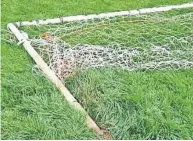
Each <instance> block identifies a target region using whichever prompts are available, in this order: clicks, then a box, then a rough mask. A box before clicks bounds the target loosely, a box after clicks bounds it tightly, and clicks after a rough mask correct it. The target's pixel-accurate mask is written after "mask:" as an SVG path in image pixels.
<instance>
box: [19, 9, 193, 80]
mask: <svg viewBox="0 0 193 141" xmlns="http://www.w3.org/2000/svg"><path fill="white" fill-rule="evenodd" d="M23 30H24V31H27V32H28V33H29V35H33V36H31V39H30V41H31V43H32V45H33V46H34V47H35V48H36V49H37V50H38V52H39V53H40V55H41V56H42V57H43V58H44V60H45V61H46V62H47V63H48V65H49V66H50V67H51V69H52V70H54V71H55V73H56V74H57V75H58V76H59V77H60V78H66V77H68V76H71V75H73V74H74V73H76V72H77V71H79V70H81V69H87V68H97V67H117V68H121V69H124V70H128V71H133V70H150V69H152V70H155V69H166V68H168V69H179V68H190V67H193V12H192V10H189V11H188V10H187V11H173V12H167V13H159V14H155V13H154V14H150V15H137V16H121V17H114V18H108V19H97V20H94V19H93V20H88V21H78V22H68V23H62V24H57V25H46V26H45V25H44V26H35V27H28V28H24V29H23ZM30 33H31V34H30Z"/></svg>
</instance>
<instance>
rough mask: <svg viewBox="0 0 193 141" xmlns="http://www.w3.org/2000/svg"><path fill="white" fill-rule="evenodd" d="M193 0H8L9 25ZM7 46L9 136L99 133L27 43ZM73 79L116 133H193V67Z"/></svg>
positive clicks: (5, 135)
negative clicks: (40, 69) (40, 71)
mask: <svg viewBox="0 0 193 141" xmlns="http://www.w3.org/2000/svg"><path fill="white" fill-rule="evenodd" d="M185 2H191V0H175V1H171V0H156V1H151V0H143V1H141V0H140V1H139V0H133V1H128V0H123V1H118V0H115V1H111V0H97V1H91V0H90V1H89V0H82V1H76V0H71V1H67V0H58V1H53V0H47V1H41V2H40V1H39V0H34V1H25V0H9V1H6V0H2V28H6V24H7V23H9V22H13V21H21V20H31V19H38V18H52V17H59V16H64V15H65V16H68V15H77V14H89V13H100V12H106V11H119V10H129V9H137V8H144V7H153V6H160V5H169V4H180V3H185ZM1 50H2V94H1V99H2V102H1V120H2V122H1V130H2V131H1V134H2V135H1V137H2V139H99V137H97V136H96V135H95V133H93V132H92V131H90V130H89V129H88V128H87V127H86V124H85V120H84V116H83V115H81V114H80V113H78V112H77V111H76V110H74V109H73V108H71V107H70V106H69V105H68V104H67V103H66V101H65V100H64V98H63V96H62V95H61V94H60V93H59V92H58V90H57V89H56V88H55V87H54V86H53V85H52V84H51V83H50V82H49V81H48V80H47V79H46V78H45V77H44V76H42V75H36V74H34V73H33V72H32V66H33V65H34V62H33V61H32V59H31V58H30V57H29V56H28V54H27V53H26V52H25V51H24V49H22V47H20V46H17V45H10V44H7V43H5V42H2V43H1ZM119 76H122V77H119ZM114 80H116V83H114V82H115V81H114ZM66 83H67V87H68V88H69V89H70V91H71V92H72V94H74V95H75V96H76V98H77V99H79V100H80V102H81V103H82V104H83V105H84V107H85V108H87V110H88V112H89V113H90V114H91V115H92V117H93V118H94V119H95V120H96V121H97V123H99V124H100V125H101V126H102V127H104V128H106V127H110V126H109V125H113V126H111V127H113V128H109V130H110V131H111V133H113V134H112V135H111V136H112V138H113V139H193V128H192V127H193V120H192V116H193V112H192V108H193V88H192V87H193V70H192V69H189V70H179V71H161V72H160V71H155V72H130V73H128V72H124V71H120V70H112V71H109V70H108V71H105V70H103V71H100V70H97V71H96V70H92V71H85V72H82V73H80V74H78V75H77V76H76V77H74V78H70V79H68V81H67V82H66ZM93 86H94V87H93ZM128 93H131V95H128ZM101 94H103V95H102V96H100V98H99V99H97V102H96V101H95V100H96V99H95V98H96V97H98V95H101ZM123 101H124V102H123ZM128 105H129V106H128ZM88 107H89V108H88ZM113 111H116V112H113ZM120 129H121V130H120Z"/></svg>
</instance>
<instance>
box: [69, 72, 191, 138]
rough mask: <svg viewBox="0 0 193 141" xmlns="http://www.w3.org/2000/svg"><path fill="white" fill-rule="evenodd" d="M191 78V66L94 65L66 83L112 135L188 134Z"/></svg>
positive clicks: (189, 135)
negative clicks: (124, 67)
mask: <svg viewBox="0 0 193 141" xmlns="http://www.w3.org/2000/svg"><path fill="white" fill-rule="evenodd" d="M192 78H193V70H192V69H191V70H181V71H155V72H151V71H150V72H130V73H128V72H125V71H121V70H117V69H115V70H114V69H111V70H109V69H106V70H104V69H101V70H100V69H99V70H87V71H83V72H81V73H80V74H79V75H78V76H76V77H74V78H71V79H68V81H67V86H68V87H69V89H70V90H71V92H72V93H73V94H75V96H76V97H77V99H79V100H80V102H81V104H82V105H83V107H86V108H87V111H88V112H89V113H90V114H91V115H92V117H93V118H94V120H95V121H97V123H98V124H99V125H100V126H101V127H103V128H105V129H108V130H109V131H110V133H111V135H112V138H113V139H192V138H193V134H192V133H193V128H192V126H193V120H192V116H193V112H192V110H191V109H192V106H193V101H192V98H193V95H192V94H193V88H192V85H193V79H192ZM115 80H116V81H115Z"/></svg>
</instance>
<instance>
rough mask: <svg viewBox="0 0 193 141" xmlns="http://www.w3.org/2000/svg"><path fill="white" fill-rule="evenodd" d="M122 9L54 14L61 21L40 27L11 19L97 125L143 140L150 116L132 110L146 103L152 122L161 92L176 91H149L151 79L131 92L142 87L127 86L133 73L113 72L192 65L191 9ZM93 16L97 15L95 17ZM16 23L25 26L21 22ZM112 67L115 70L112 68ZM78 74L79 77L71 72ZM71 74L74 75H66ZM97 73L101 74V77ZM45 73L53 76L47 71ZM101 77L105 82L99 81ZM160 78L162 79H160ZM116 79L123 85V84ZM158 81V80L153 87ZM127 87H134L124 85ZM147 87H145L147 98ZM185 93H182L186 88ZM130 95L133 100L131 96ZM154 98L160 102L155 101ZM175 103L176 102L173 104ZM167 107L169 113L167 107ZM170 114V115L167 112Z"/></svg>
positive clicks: (114, 133) (7, 36) (11, 39)
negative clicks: (85, 14)
mask: <svg viewBox="0 0 193 141" xmlns="http://www.w3.org/2000/svg"><path fill="white" fill-rule="evenodd" d="M123 13H124V12H123ZM123 13H120V15H119V12H117V14H115V15H116V16H112V15H111V16H105V14H104V15H103V14H101V15H102V16H101V15H100V16H101V17H100V16H99V15H91V16H88V17H89V18H85V19H84V18H82V19H81V18H80V19H81V20H80V19H78V20H72V19H73V18H72V19H71V18H69V19H68V17H67V18H66V19H68V20H66V21H63V20H64V19H63V18H61V19H60V18H57V20H58V19H59V20H61V21H60V23H59V22H57V24H56V23H52V24H47V25H44V24H43V25H41V24H39V23H38V22H40V21H41V22H46V20H45V21H43V20H40V21H34V22H33V21H32V22H27V23H28V24H29V25H30V24H31V23H32V25H30V26H26V25H25V24H26V23H22V22H21V23H19V24H20V25H18V24H17V23H16V25H18V26H19V29H20V31H21V33H22V34H23V35H24V36H25V37H26V38H27V40H28V41H30V43H31V45H32V47H34V49H35V50H36V51H37V52H38V54H39V55H40V56H41V57H42V58H43V60H44V61H45V62H46V64H48V66H49V67H50V68H51V70H52V71H54V73H55V74H56V75H57V76H58V78H60V79H61V80H64V79H65V82H67V83H66V85H67V87H68V88H70V90H71V91H72V92H73V95H74V96H76V98H77V99H78V100H79V101H78V102H80V103H81V104H82V105H83V106H84V107H85V108H86V110H87V111H88V112H89V114H91V115H92V116H93V117H94V119H95V120H96V121H97V122H98V123H99V126H100V127H102V128H104V129H109V131H110V133H112V134H111V135H112V137H113V138H114V139H117V138H119V139H128V137H129V138H130V139H136V138H142V135H144V136H145V137H146V139H154V133H153V131H150V130H149V129H148V128H152V127H153V126H154V124H152V123H151V121H150V120H151V119H150V120H147V122H146V121H145V120H144V119H143V118H144V117H140V116H141V115H139V113H140V112H139V111H140V110H138V111H137V109H140V108H141V107H142V108H143V106H144V105H146V107H145V108H147V107H148V108H149V107H150V108H149V109H147V110H149V111H148V112H149V113H151V114H152V115H153V116H152V117H153V118H155V120H157V117H156V116H155V117H154V114H156V113H157V114H158V115H161V116H162V114H163V117H164V116H165V115H164V111H163V108H162V107H161V106H162V105H164V104H165V103H164V102H168V101H167V97H166V100H165V95H164V92H165V93H167V92H168V93H169V94H170V97H174V96H176V95H177V94H176V91H177V90H176V89H177V88H176V87H175V86H171V87H170V88H169V89H174V90H175V95H171V93H170V91H167V92H166V91H164V92H163V93H161V94H160V93H159V92H157V91H156V90H154V91H153V90H152V91H153V92H152V91H151V90H150V89H153V88H152V87H153V85H154V80H151V81H153V82H151V84H150V85H144V87H146V86H149V88H147V89H143V88H141V89H140V91H137V92H134V91H132V90H133V89H137V87H140V85H143V84H142V83H134V84H132V85H131V83H130V84H129V82H128V79H127V78H128V77H129V78H130V76H133V75H132V74H134V73H131V75H129V76H128V77H127V78H125V79H119V78H123V77H126V76H123V77H120V75H121V74H123V73H116V70H118V71H119V70H121V71H122V70H124V71H123V72H126V73H127V71H128V72H129V71H150V72H151V71H154V70H166V72H167V70H178V69H192V68H193V9H192V8H187V9H178V10H171V11H165V12H159V13H156V12H153V13H151V14H147V13H145V12H144V13H143V14H136V13H135V10H134V11H133V13H132V14H131V13H130V14H123ZM126 13H127V12H126ZM107 15H108V14H107ZM97 16H98V18H96V17H97ZM80 17H81V16H80ZM83 17H84V16H83ZM85 17H87V16H85ZM92 17H93V18H92ZM76 18H79V17H76ZM70 19H71V20H70ZM34 23H35V24H36V25H35V24H34ZM22 24H24V25H25V26H22ZM12 30H13V29H12ZM20 31H19V33H20ZM2 36H3V37H2V38H3V39H4V40H6V41H9V42H17V40H15V39H14V37H13V36H11V35H10V34H3V35H2ZM19 43H22V42H19ZM24 45H25V44H24ZM24 47H25V46H24ZM25 49H26V48H25ZM30 55H31V54H30ZM31 56H32V55H31ZM34 56H35V55H34V54H33V57H32V58H33V59H34V58H35V57H36V56H37V55H36V56H35V57H34ZM36 60H37V59H36ZM35 62H36V63H37V62H38V61H35ZM40 62H41V61H40ZM37 64H38V63H37ZM39 66H40V65H39ZM46 66H47V65H46ZM114 68H116V69H115V71H114ZM48 69H49V68H48ZM34 70H35V71H37V67H36V66H34ZM42 70H43V69H42ZM85 70H86V71H85ZM93 70H94V71H93ZM46 71H47V70H46ZM52 71H51V72H52ZM44 72H45V70H44ZM48 72H49V71H47V74H48ZM79 72H81V73H79ZM99 72H100V73H99ZM78 73H79V75H76V74H78ZM152 74H153V73H151V75H152ZM160 74H161V73H160ZM75 75H76V76H77V77H72V76H75ZM101 75H103V76H102V77H101ZM113 75H114V76H115V75H116V77H111V76H113ZM51 76H53V75H52V73H51ZM104 76H105V77H104ZM121 76H122V75H121ZM168 76H169V75H168ZM137 77H139V78H140V79H137V82H140V81H141V75H139V76H137ZM151 77H152V76H151ZM158 77H160V76H158ZM55 78H57V77H54V80H55ZM102 79H109V80H103V81H102ZM134 79H135V78H134ZM142 79H143V78H142ZM161 79H164V80H163V81H165V77H162V78H161ZM51 80H52V79H51ZM57 80H59V79H57ZM181 80H182V79H181ZM116 81H117V82H116ZM179 81H180V80H179ZM184 81H185V80H184ZM115 82H116V83H115ZM147 82H149V79H147V81H146V80H145V81H143V83H147ZM54 83H55V84H56V83H58V81H57V82H55V81H54ZM99 83H100V84H99ZM120 83H123V85H121V84H120ZM161 84H162V83H161V82H160V83H157V84H155V85H161ZM56 85H57V84H56ZM104 85H105V86H104ZM128 85H131V86H135V87H134V88H132V89H130V88H129V86H128ZM185 85H186V84H185ZM60 86H61V85H59V87H60ZM127 86H128V87H127ZM164 86H165V85H164ZM182 86H184V85H182ZM188 86H189V85H188V84H187V87H188ZM118 87H119V88H118ZM155 87H156V86H155ZM190 87H191V86H190ZM162 88H163V87H161V86H160V87H158V88H156V89H161V90H162ZM59 89H60V88H59ZM65 90H66V89H65ZM148 91H151V92H150V93H149V97H148V93H147V92H148ZM61 92H62V91H61ZM132 92H133V93H132ZM143 92H144V93H143ZM63 93H64V92H63ZM65 93H66V91H65ZM179 93H180V92H179ZM184 93H186V91H184ZM189 93H191V91H190V92H189ZM67 94H68V93H67ZM64 95H65V94H64ZM152 95H155V96H154V97H155V98H152V97H153V96H152ZM186 95H188V89H187V94H186ZM134 96H135V97H134ZM143 96H144V97H143ZM166 96H168V95H166ZM66 97H67V96H66ZM132 97H133V100H131V99H132ZM168 97H169V96H168ZM135 98H136V99H137V100H136V101H135ZM174 98H175V97H174ZM115 99H116V100H115ZM141 99H142V100H143V99H145V100H146V101H145V100H144V101H145V102H144V101H142V100H141ZM149 99H150V100H149ZM160 99H162V101H163V102H160V101H161V100H160ZM67 100H69V99H67ZM148 100H149V101H150V102H151V100H152V101H153V103H154V102H155V103H156V102H157V103H159V104H160V103H161V104H160V105H161V106H157V107H156V106H154V107H153V106H152V105H153V104H152V105H151V104H149V103H148ZM141 101H142V102H141ZM78 102H77V101H75V100H74V98H73V99H72V100H71V101H70V103H75V104H77V103H78ZM143 102H144V103H145V104H144V103H143ZM139 103H140V104H139ZM141 103H143V104H141ZM159 104H158V105H159ZM141 105H142V106H141ZM167 105H169V104H166V106H167ZM171 105H172V104H171ZM177 105H180V104H178V103H177ZM136 107H140V108H136ZM160 107H161V108H160ZM142 108H141V109H142ZM151 108H152V109H151ZM168 108H171V106H168ZM180 108H181V107H180ZM160 109H161V110H160ZM184 109H185V108H184ZM169 110H170V111H171V112H173V111H172V110H171V109H169ZM93 113H94V114H93ZM142 115H143V114H142ZM172 115H174V116H176V115H175V114H173V113H172ZM121 118H122V119H121ZM145 118H146V119H149V116H148V115H147V116H146V117H145ZM171 119H172V118H171ZM179 119H181V118H179ZM172 120H173V119H172ZM172 120H171V121H172ZM121 121H122V122H121ZM153 121H154V120H153ZM182 121H183V120H182ZM111 122H112V123H111ZM98 123H97V124H98ZM132 123H133V124H132ZM161 124H163V126H164V125H165V124H166V123H165V121H164V122H162V123H161ZM148 126H149V127H148ZM109 127H110V128H109ZM140 127H141V128H140ZM119 129H120V130H119ZM143 129H144V130H143ZM162 129H163V130H162ZM156 130H157V131H159V133H158V132H155V135H158V137H159V135H160V134H161V135H162V134H163V135H164V137H165V136H166V135H169V134H170V133H171V132H174V133H175V135H176V132H177V131H176V130H173V128H172V129H171V130H172V131H170V129H166V128H165V127H162V125H161V127H157V129H156ZM182 130H183V128H182ZM122 131H123V132H122ZM119 136H120V137H119ZM171 138H175V137H171ZM164 139H165V138H164ZM175 139H176V138H175Z"/></svg>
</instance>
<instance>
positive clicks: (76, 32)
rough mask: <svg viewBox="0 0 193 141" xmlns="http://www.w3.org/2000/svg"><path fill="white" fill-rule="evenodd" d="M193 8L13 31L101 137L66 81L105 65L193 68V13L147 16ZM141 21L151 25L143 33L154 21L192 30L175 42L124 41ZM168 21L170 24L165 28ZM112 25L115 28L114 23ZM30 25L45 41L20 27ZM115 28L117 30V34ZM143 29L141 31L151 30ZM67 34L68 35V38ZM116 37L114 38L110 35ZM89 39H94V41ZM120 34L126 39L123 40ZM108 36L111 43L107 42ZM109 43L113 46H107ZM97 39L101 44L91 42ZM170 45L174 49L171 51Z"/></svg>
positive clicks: (16, 26)
mask: <svg viewBox="0 0 193 141" xmlns="http://www.w3.org/2000/svg"><path fill="white" fill-rule="evenodd" d="M192 7H193V3H187V4H182V5H174V6H166V7H155V8H145V9H140V10H130V11H121V12H109V13H101V14H92V15H87V16H85V15H78V16H70V17H61V18H55V19H45V20H34V21H31V22H30V21H23V22H15V23H9V24H8V25H7V27H8V29H9V30H10V31H11V32H12V33H13V34H14V35H15V36H16V38H17V40H18V41H19V42H18V45H20V44H22V45H23V47H24V48H25V50H26V51H27V52H28V54H29V55H30V56H31V57H32V58H33V60H34V61H35V63H36V64H37V65H38V67H39V68H40V69H41V70H42V71H43V73H44V74H45V75H46V77H48V79H49V80H50V81H51V82H52V83H54V84H55V85H56V87H57V88H58V89H59V90H60V91H61V93H62V94H63V95H64V97H65V98H66V100H67V101H68V102H69V103H70V104H71V105H72V106H73V107H75V108H76V109H78V110H80V111H82V112H83V113H84V114H86V120H87V125H88V127H89V128H90V129H93V130H94V131H95V132H96V133H97V134H99V135H103V131H102V130H101V129H100V128H99V127H98V125H97V124H96V123H95V122H94V121H93V120H92V118H91V117H90V116H89V115H88V114H87V113H86V111H85V110H84V109H83V108H82V106H81V105H80V104H79V103H78V102H77V100H76V99H75V98H74V97H73V96H72V94H71V93H70V92H69V91H68V89H67V88H66V87H65V86H64V84H63V82H62V81H61V80H62V79H64V78H67V77H69V76H71V75H73V72H76V71H78V70H80V69H86V68H97V67H104V66H107V67H120V68H122V69H124V70H128V71H133V70H143V69H145V70H148V69H162V68H191V67H193V60H192V55H193V48H192V45H193V31H192V30H193V29H192V28H191V25H188V24H187V25H186V24H185V23H189V22H190V23H191V22H193V13H188V14H184V15H182V16H177V17H173V18H172V19H170V18H162V17H160V16H158V17H156V16H153V17H151V18H150V17H148V15H147V14H151V13H159V12H166V11H171V10H175V9H185V8H192ZM140 15H142V16H140ZM132 16H136V17H132ZM136 22H139V23H143V22H146V24H144V25H143V29H148V28H149V26H151V23H156V22H158V23H161V24H160V25H162V24H163V27H162V28H163V30H164V29H166V30H165V31H166V32H165V33H164V34H167V33H168V32H169V31H167V28H168V27H169V26H171V23H173V22H176V26H177V25H178V24H179V27H180V26H181V25H183V26H185V27H186V29H189V31H187V34H186V36H182V37H180V38H175V37H174V35H173V34H174V33H172V34H171V35H170V37H168V38H163V37H162V36H160V35H157V36H156V37H155V40H152V42H149V41H147V40H146V37H144V38H141V37H140V42H139V41H136V40H134V39H133V40H132V41H133V42H135V44H136V46H135V44H132V43H131V42H129V41H128V40H127V38H126V39H125V40H126V41H125V40H124V38H125V37H127V36H129V34H131V32H132V34H133V36H134V37H135V36H136V35H137V34H139V33H136V34H135V28H132V27H131V26H129V24H132V23H136ZM164 22H166V23H168V24H166V25H164ZM111 23H114V24H112V25H111ZM60 24H61V25H60ZM62 24H64V25H62ZM43 25H47V27H46V28H47V29H46V31H47V30H48V31H49V32H46V33H44V32H43V31H45V29H44V28H42V27H41V26H43ZM52 25H53V27H52ZM160 25H159V26H160ZM27 26H30V27H31V28H36V27H34V26H38V29H39V30H40V31H41V32H43V34H41V35H40V37H39V38H28V35H27V33H26V32H23V31H21V30H20V28H23V27H27ZM107 26H108V27H107ZM124 26H127V28H128V30H127V29H125V28H124ZM189 26H190V27H189ZM136 28H137V25H136ZM154 28H156V27H154ZM111 29H114V30H115V31H116V33H114V32H113V31H112V30H111ZM143 29H142V30H141V31H139V32H145V30H144V31H143ZM24 30H25V29H24ZM101 30H102V31H103V32H102V31H101ZM104 31H105V32H104ZM158 32H160V31H158ZM179 32H180V31H179ZM52 33H53V34H52ZM63 33H65V36H64V35H63ZM96 34H100V35H101V38H100V39H101V42H100V43H99V42H95V39H96V38H97V37H95V36H94V35H96ZM107 34H108V35H107ZM110 34H111V36H109V35H110ZM177 34H178V32H177ZM29 35H30V34H29ZM89 35H90V36H91V35H92V36H93V37H92V38H91V37H89ZM144 35H145V33H144ZM71 36H75V38H71ZM81 36H82V37H83V40H84V39H86V40H87V42H86V43H84V41H80V43H79V40H77V39H76V38H78V39H79V38H80V37H81ZM84 36H85V38H84ZM119 36H120V38H121V39H120V38H118V37H119ZM137 36H138V35H137ZM107 37H108V39H106V38H107ZM66 40H67V41H69V42H70V43H71V44H70V43H69V42H67V41H66ZM93 40H94V41H93ZM96 40H97V39H96ZM107 40H108V41H111V42H110V43H109V44H107V43H106V42H107ZM158 40H162V42H159V44H161V45H160V46H158V45H157V42H158ZM91 41H92V42H95V43H94V44H91V43H90V42H91ZM154 42H155V43H154ZM168 42H169V43H168ZM170 45H171V48H168V46H170ZM127 46H132V48H127ZM139 46H147V48H139ZM176 46H177V47H176ZM34 47H35V49H36V50H38V52H37V51H36V50H35V49H34ZM45 60H46V61H45Z"/></svg>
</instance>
